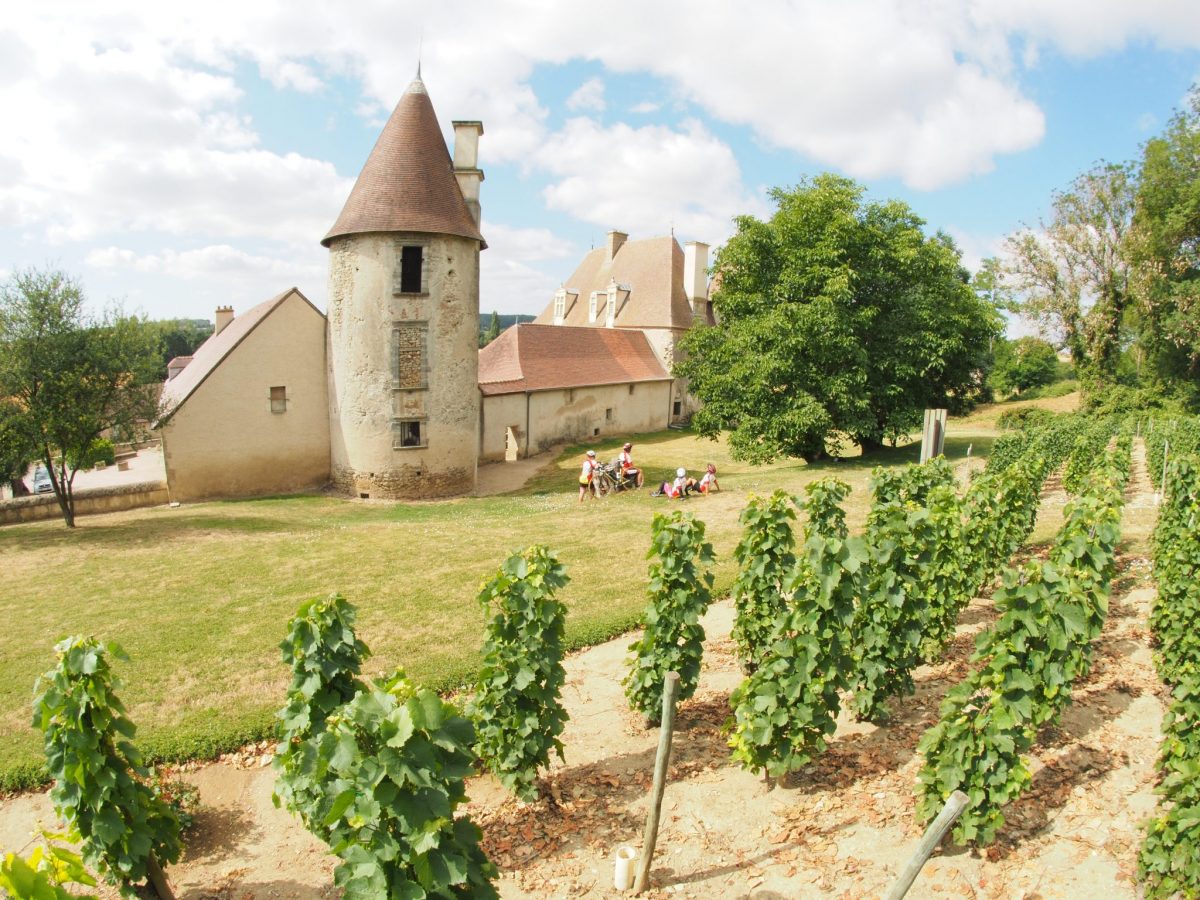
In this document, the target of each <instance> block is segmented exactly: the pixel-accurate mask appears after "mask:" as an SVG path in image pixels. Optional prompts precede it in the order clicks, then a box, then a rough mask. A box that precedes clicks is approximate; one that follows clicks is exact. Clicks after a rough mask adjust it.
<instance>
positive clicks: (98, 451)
mask: <svg viewBox="0 0 1200 900" xmlns="http://www.w3.org/2000/svg"><path fill="white" fill-rule="evenodd" d="M116 460H117V454H116V450H115V449H113V442H112V441H110V440H107V439H106V438H96V439H95V440H94V441H92V443H91V446H89V447H88V448H87V451H86V452H85V453H82V454H70V455H68V456H67V465H68V466H70V467H71V468H72V469H90V468H92V467H93V466H95V465H96V464H97V463H104V464H105V465H106V466H111V465H112V464H113V463H114V462H116Z"/></svg>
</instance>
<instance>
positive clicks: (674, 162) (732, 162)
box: [538, 118, 767, 243]
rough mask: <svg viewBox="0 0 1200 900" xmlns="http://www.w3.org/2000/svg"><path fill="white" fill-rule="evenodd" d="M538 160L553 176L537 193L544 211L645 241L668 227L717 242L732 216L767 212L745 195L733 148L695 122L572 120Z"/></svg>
mask: <svg viewBox="0 0 1200 900" xmlns="http://www.w3.org/2000/svg"><path fill="white" fill-rule="evenodd" d="M538 163H539V165H540V166H541V167H542V168H544V169H545V170H546V171H548V172H550V173H552V174H553V175H554V176H556V178H557V180H556V181H555V182H554V183H553V184H551V185H550V186H549V187H547V188H546V189H545V191H544V192H543V196H544V197H545V200H546V205H547V206H548V207H550V208H551V209H557V210H561V211H563V212H566V213H569V214H570V215H572V216H574V217H575V218H577V219H581V220H583V221H585V222H591V223H593V224H595V225H599V226H601V227H602V228H604V229H606V230H607V229H610V228H618V229H620V230H622V231H628V232H629V233H631V234H636V235H641V236H644V237H649V236H651V235H658V234H665V233H667V231H668V230H670V229H671V228H672V227H674V229H675V230H676V231H677V232H681V233H683V234H685V235H688V236H694V237H695V238H696V239H698V240H704V241H705V242H707V243H716V242H718V241H720V240H723V239H724V238H725V237H727V236H728V235H729V234H730V233H731V232H732V228H733V226H732V222H731V220H732V217H733V216H734V215H736V214H738V213H746V212H750V213H765V212H766V211H767V210H766V207H765V204H763V202H762V201H761V199H759V198H756V197H754V196H751V195H748V194H747V192H746V191H745V189H744V187H743V185H742V176H741V170H740V169H739V167H738V163H737V159H736V158H735V157H734V155H733V151H732V150H730V148H729V146H728V145H727V144H725V143H724V142H722V141H721V140H719V139H718V138H716V137H715V136H714V135H712V134H711V133H710V132H709V131H708V130H706V129H705V128H704V126H703V125H701V124H700V123H699V122H696V121H690V122H687V123H685V125H684V127H683V130H681V131H675V130H673V129H671V128H667V127H664V126H658V125H647V126H643V127H641V128H633V127H631V126H629V125H625V124H623V123H618V124H616V125H613V126H611V127H603V126H601V125H600V124H599V123H597V122H595V121H594V120H592V119H584V118H578V119H571V120H569V121H568V122H567V123H566V125H565V126H564V128H563V129H562V131H560V132H558V133H557V134H555V135H553V136H552V137H551V138H550V139H549V140H548V141H547V143H546V147H545V149H544V151H543V152H542V153H541V154H540V155H539V157H538Z"/></svg>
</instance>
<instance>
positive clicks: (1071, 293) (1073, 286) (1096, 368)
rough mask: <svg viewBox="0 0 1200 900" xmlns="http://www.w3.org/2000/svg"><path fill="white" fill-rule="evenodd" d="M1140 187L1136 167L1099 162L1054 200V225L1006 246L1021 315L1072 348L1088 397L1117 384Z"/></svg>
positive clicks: (1041, 225)
mask: <svg viewBox="0 0 1200 900" xmlns="http://www.w3.org/2000/svg"><path fill="white" fill-rule="evenodd" d="M1135 184H1136V180H1135V175H1134V172H1133V171H1132V169H1131V168H1130V167H1129V166H1127V165H1116V164H1114V163H1104V164H1102V165H1099V166H1097V167H1095V168H1094V169H1091V170H1090V171H1087V172H1084V173H1083V174H1082V175H1080V176H1079V177H1078V178H1076V179H1075V180H1074V181H1073V182H1072V183H1071V186H1070V187H1069V188H1068V189H1067V190H1066V191H1063V192H1061V193H1057V194H1055V195H1054V198H1053V201H1052V203H1051V216H1050V220H1049V221H1048V222H1045V221H1043V222H1041V223H1039V228H1038V229H1037V230H1034V229H1029V228H1026V229H1024V230H1023V231H1021V232H1018V233H1017V234H1015V235H1012V236H1011V237H1009V238H1008V240H1007V242H1006V247H1007V250H1008V255H1009V260H1010V261H1009V266H1008V269H1007V271H1006V275H1007V276H1008V278H1009V279H1010V280H1011V283H1012V285H1013V287H1014V288H1015V289H1016V290H1017V292H1018V293H1019V295H1020V297H1021V312H1022V313H1023V314H1024V315H1025V316H1027V317H1028V318H1030V319H1032V320H1033V321H1034V322H1036V323H1037V324H1038V325H1039V327H1041V329H1042V330H1043V332H1045V333H1048V334H1052V335H1054V336H1055V337H1056V338H1058V339H1061V341H1062V342H1063V343H1065V344H1066V345H1067V346H1068V347H1069V348H1070V349H1071V357H1072V359H1074V360H1075V362H1076V364H1077V366H1078V368H1079V370H1080V377H1081V380H1082V382H1083V387H1084V390H1085V392H1086V393H1087V395H1088V396H1089V397H1096V396H1098V394H1099V392H1100V390H1101V389H1102V388H1103V387H1104V386H1106V385H1111V384H1113V383H1115V381H1116V374H1117V364H1118V362H1119V360H1120V354H1121V347H1122V341H1123V334H1122V326H1123V324H1124V323H1125V316H1126V311H1127V309H1128V307H1129V299H1130V295H1129V282H1130V265H1129V253H1128V247H1127V236H1128V234H1129V230H1130V225H1131V223H1132V220H1133V209H1134V189H1135Z"/></svg>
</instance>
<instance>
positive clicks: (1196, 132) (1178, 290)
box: [1130, 86, 1200, 407]
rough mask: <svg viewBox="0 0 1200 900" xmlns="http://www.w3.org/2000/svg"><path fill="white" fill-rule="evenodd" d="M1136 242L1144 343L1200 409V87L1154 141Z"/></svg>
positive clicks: (1162, 372) (1165, 377) (1162, 374)
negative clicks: (1185, 107) (1185, 106)
mask: <svg viewBox="0 0 1200 900" xmlns="http://www.w3.org/2000/svg"><path fill="white" fill-rule="evenodd" d="M1130 246H1131V254H1132V257H1133V260H1134V262H1135V269H1134V278H1133V293H1134V297H1135V299H1136V303H1137V308H1138V311H1139V314H1140V323H1141V326H1142V331H1141V340H1140V343H1141V344H1143V345H1144V347H1145V349H1146V351H1147V354H1148V361H1149V362H1150V363H1151V365H1152V367H1153V370H1154V374H1155V375H1156V376H1157V377H1158V378H1159V379H1160V380H1161V381H1163V382H1165V383H1166V384H1168V385H1169V386H1170V387H1171V388H1172V389H1174V391H1175V392H1180V393H1182V394H1183V395H1184V399H1185V400H1187V402H1189V403H1190V404H1191V405H1192V406H1193V407H1196V406H1200V86H1198V87H1195V88H1193V89H1192V93H1191V96H1190V97H1189V102H1188V108H1187V109H1185V110H1184V111H1182V112H1180V113H1178V114H1177V115H1176V116H1175V117H1174V118H1173V119H1172V120H1171V121H1170V123H1169V124H1168V125H1167V127H1166V129H1165V131H1164V132H1163V133H1162V134H1161V135H1160V136H1158V137H1156V138H1153V139H1151V140H1150V141H1148V142H1147V143H1146V146H1145V148H1144V150H1143V153H1142V160H1141V167H1140V172H1139V178H1138V191H1137V209H1136V212H1135V213H1134V217H1133V231H1132V234H1131V240H1130Z"/></svg>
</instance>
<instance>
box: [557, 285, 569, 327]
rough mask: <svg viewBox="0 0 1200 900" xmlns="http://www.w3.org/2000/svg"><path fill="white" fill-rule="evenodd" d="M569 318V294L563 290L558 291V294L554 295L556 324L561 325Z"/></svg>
mask: <svg viewBox="0 0 1200 900" xmlns="http://www.w3.org/2000/svg"><path fill="white" fill-rule="evenodd" d="M566 316H567V292H566V291H565V290H564V289H563V288H559V289H558V293H556V294H555V295H554V324H555V325H561V324H562V323H563V320H564V319H565V318H566Z"/></svg>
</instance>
